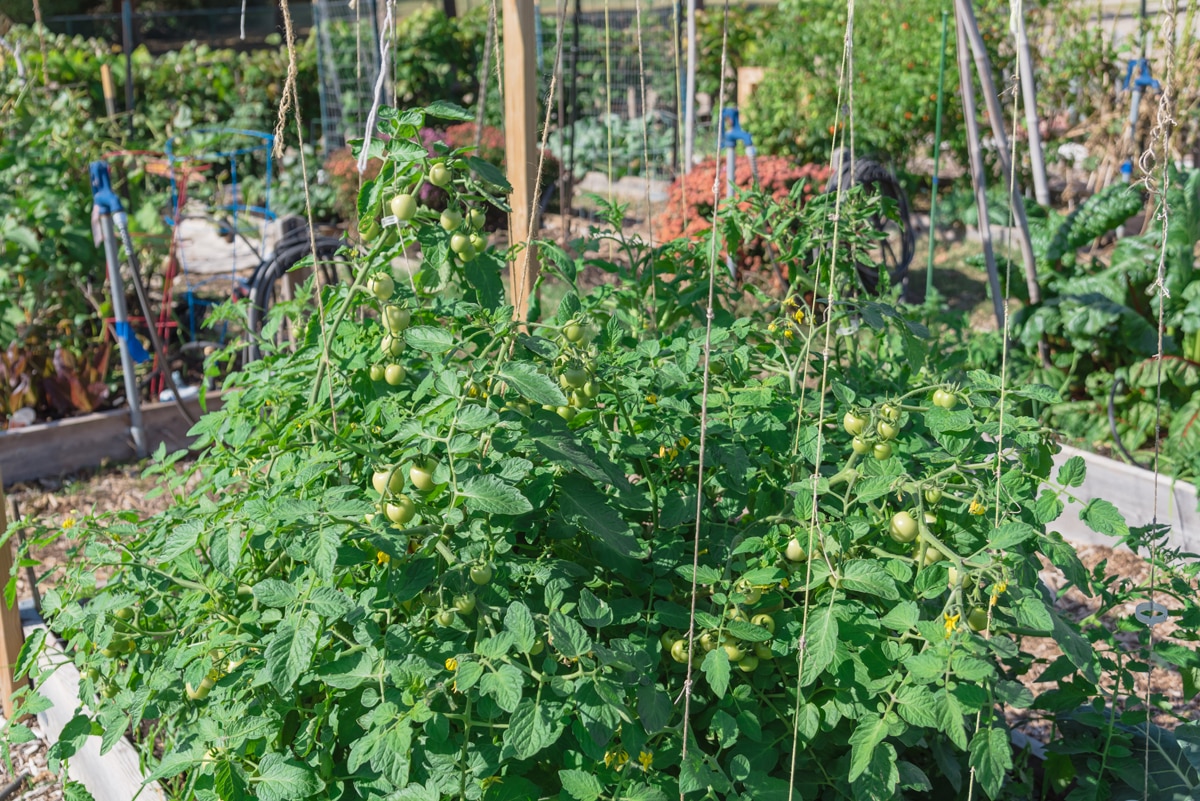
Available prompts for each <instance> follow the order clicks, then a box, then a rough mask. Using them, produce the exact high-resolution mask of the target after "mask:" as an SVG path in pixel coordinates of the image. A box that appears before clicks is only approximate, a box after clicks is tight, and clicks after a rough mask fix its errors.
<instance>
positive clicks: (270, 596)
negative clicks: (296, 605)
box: [253, 579, 300, 607]
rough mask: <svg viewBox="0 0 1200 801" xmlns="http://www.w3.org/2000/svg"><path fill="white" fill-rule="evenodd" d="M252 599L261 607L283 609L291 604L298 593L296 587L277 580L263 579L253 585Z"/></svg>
mask: <svg viewBox="0 0 1200 801" xmlns="http://www.w3.org/2000/svg"><path fill="white" fill-rule="evenodd" d="M253 592H254V597H255V598H256V599H258V602H259V603H260V604H262V605H263V606H270V607H284V606H287V605H288V604H290V603H293V602H294V601H295V600H296V598H297V597H298V596H299V594H300V591H299V590H298V589H297V588H296V585H294V584H289V583H288V582H286V581H280V580H279V579H264V580H262V581H260V582H258V583H257V584H255V585H254V590H253Z"/></svg>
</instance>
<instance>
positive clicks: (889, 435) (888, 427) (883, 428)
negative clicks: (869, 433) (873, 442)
mask: <svg viewBox="0 0 1200 801" xmlns="http://www.w3.org/2000/svg"><path fill="white" fill-rule="evenodd" d="M875 430H876V431H877V432H878V433H879V438H880V439H881V440H883V441H884V442H887V441H888V440H889V439H895V438H896V435H897V434H899V433H900V429H899V428H897V427H896V425H895V424H893V423H889V422H887V421H886V420H883V421H880V423H879V425H877V426H875Z"/></svg>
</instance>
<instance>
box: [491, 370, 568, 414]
mask: <svg viewBox="0 0 1200 801" xmlns="http://www.w3.org/2000/svg"><path fill="white" fill-rule="evenodd" d="M500 377H501V378H503V379H505V380H506V381H508V383H509V385H510V386H511V387H512V388H513V389H514V390H516V391H517V393H518V394H519V395H521V396H522V397H524V398H526V399H527V400H529V401H531V402H533V403H538V404H541V405H542V406H565V405H566V403H567V396H566V395H564V394H563V393H562V390H561V389H559V388H558V385H557V384H555V383H554V382H553V381H551V380H550V378H549V377H548V376H546V375H545V374H544V373H542V372H541V371H540V370H538V369H537V367H536V366H534V365H532V364H530V363H529V362H506V363H505V364H504V365H503V366H502V367H501V368H500Z"/></svg>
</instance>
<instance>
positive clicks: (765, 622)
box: [750, 615, 775, 634]
mask: <svg viewBox="0 0 1200 801" xmlns="http://www.w3.org/2000/svg"><path fill="white" fill-rule="evenodd" d="M750 622H751V623H753V624H754V625H756V626H760V627H761V628H764V629H766V630H767V631H768V632H770V633H771V634H774V633H775V618H773V617H771V616H770V615H755V616H754V617H752V618H750Z"/></svg>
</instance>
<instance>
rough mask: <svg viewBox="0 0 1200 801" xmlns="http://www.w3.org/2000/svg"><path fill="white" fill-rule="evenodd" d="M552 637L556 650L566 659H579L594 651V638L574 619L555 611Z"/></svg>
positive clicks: (551, 630) (551, 616) (552, 617)
mask: <svg viewBox="0 0 1200 801" xmlns="http://www.w3.org/2000/svg"><path fill="white" fill-rule="evenodd" d="M550 636H551V637H552V638H553V640H554V650H556V651H558V652H559V653H560V654H562V655H563V656H565V657H569V658H578V657H581V656H583V655H584V654H586V653H587V652H588V651H590V650H592V638H591V637H589V636H588V633H587V630H586V629H584V627H583V626H581V625H579V622H578V621H576V620H575V619H574V618H571V617H567V616H566V615H564V614H563V613H562V612H559V611H557V610H555V611H554V612H551V613H550Z"/></svg>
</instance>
